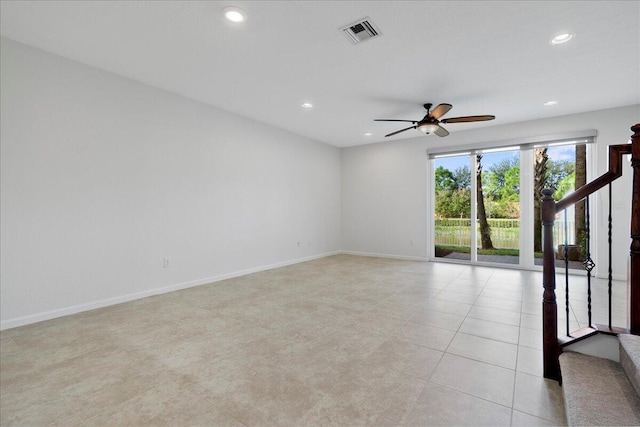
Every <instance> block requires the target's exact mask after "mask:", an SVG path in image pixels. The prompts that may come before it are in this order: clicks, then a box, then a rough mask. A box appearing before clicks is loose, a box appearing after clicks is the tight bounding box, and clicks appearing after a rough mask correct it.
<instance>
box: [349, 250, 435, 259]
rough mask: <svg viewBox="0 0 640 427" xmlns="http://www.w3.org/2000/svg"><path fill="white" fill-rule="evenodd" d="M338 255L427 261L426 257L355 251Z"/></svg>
mask: <svg viewBox="0 0 640 427" xmlns="http://www.w3.org/2000/svg"><path fill="white" fill-rule="evenodd" d="M340 253H341V254H345V255H358V256H368V257H374V258H390V259H400V260H404V261H429V259H428V258H427V257H419V256H408V255H393V254H376V253H372V252H357V251H340Z"/></svg>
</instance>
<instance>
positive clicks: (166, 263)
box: [164, 258, 171, 268]
mask: <svg viewBox="0 0 640 427" xmlns="http://www.w3.org/2000/svg"><path fill="white" fill-rule="evenodd" d="M169 267H171V260H170V259H169V258H165V259H164V268H169Z"/></svg>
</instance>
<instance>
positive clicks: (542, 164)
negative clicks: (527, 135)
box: [533, 147, 549, 252]
mask: <svg viewBox="0 0 640 427" xmlns="http://www.w3.org/2000/svg"><path fill="white" fill-rule="evenodd" d="M548 160H549V156H548V154H547V148H546V147H545V148H536V149H535V164H534V166H533V250H534V252H542V218H541V216H540V198H541V197H542V190H544V187H545V186H546V185H547V161H548Z"/></svg>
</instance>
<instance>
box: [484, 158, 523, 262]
mask: <svg viewBox="0 0 640 427" xmlns="http://www.w3.org/2000/svg"><path fill="white" fill-rule="evenodd" d="M476 167H477V174H476V194H477V197H476V205H477V208H476V212H477V227H478V233H477V235H478V237H477V247H478V250H477V253H478V256H477V259H478V261H483V262H496V263H501V264H516V265H517V264H520V151H519V150H513V149H507V150H485V151H484V152H483V153H481V154H477V155H476Z"/></svg>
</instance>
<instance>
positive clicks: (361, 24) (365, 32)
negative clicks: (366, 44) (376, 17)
mask: <svg viewBox="0 0 640 427" xmlns="http://www.w3.org/2000/svg"><path fill="white" fill-rule="evenodd" d="M340 30H341V31H342V32H343V33H344V34H345V35H346V36H347V37H348V38H349V40H351V42H352V43H353V44H358V43H360V42H363V41H365V40H369V39H372V38H374V37H378V36H380V35H382V33H381V32H380V30H379V29H378V28H377V27H376V25H375V24H374V23H373V22H371V20H370V19H369V17H366V18H362V19H360V20H358V21H356V22H354V23H352V24H349V25H347V26H346V27H342V28H340Z"/></svg>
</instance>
